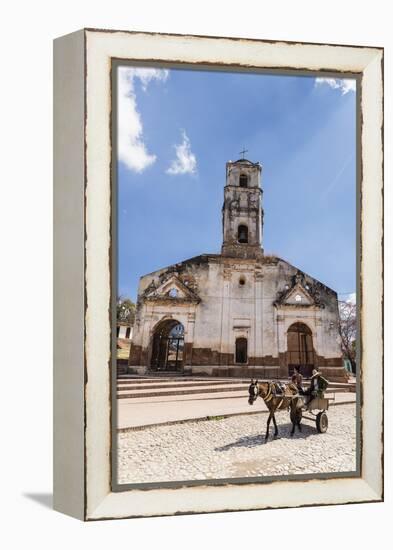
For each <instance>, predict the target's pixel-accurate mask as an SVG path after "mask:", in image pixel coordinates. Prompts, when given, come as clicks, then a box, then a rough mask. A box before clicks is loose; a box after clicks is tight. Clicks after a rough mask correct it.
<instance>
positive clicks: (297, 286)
mask: <svg viewBox="0 0 393 550" xmlns="http://www.w3.org/2000/svg"><path fill="white" fill-rule="evenodd" d="M275 305H276V306H281V307H282V306H287V307H296V308H299V307H301V308H303V307H312V306H314V307H318V308H323V307H324V306H323V305H322V304H321V302H320V300H319V293H318V292H317V291H315V289H314V288H313V287H312V286H311V285H309V284H307V283H306V282H305V277H304V274H303V273H301V272H298V273H296V275H295V276H294V277H293V278H292V285H291V286H290V285H289V284H287V285H286V286H285V288H284V290H283V291H282V292H280V293H279V294H278V297H277V300H276V301H275Z"/></svg>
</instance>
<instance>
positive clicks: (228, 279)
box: [128, 159, 345, 380]
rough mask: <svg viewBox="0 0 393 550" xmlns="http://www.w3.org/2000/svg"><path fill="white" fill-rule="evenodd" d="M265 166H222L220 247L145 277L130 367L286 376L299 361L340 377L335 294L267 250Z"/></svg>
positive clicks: (302, 366) (244, 163) (136, 370)
mask: <svg viewBox="0 0 393 550" xmlns="http://www.w3.org/2000/svg"><path fill="white" fill-rule="evenodd" d="M261 172H262V167H261V165H260V164H259V163H258V162H257V163H253V162H250V161H249V160H246V159H241V160H238V161H236V162H228V163H227V165H226V185H225V188H224V204H223V208H222V228H223V242H222V249H221V254H202V255H200V256H196V257H194V258H190V259H188V260H184V261H182V262H180V263H178V264H176V265H171V266H169V267H164V268H162V269H159V270H157V271H155V272H153V273H149V274H147V275H144V276H143V277H141V279H140V284H139V290H138V303H137V313H136V321H135V326H134V332H133V338H132V345H131V352H130V358H129V366H128V370H129V372H130V373H139V374H145V373H146V372H152V371H177V372H182V373H184V374H194V375H202V374H205V375H212V376H248V377H251V376H255V377H258V378H283V377H284V378H285V377H288V375H289V374H291V373H292V371H293V368H294V366H299V367H300V369H301V372H302V373H303V374H304V375H306V376H308V375H310V373H311V370H312V369H313V368H314V367H318V368H319V369H320V371H321V372H322V373H325V374H326V376H327V377H328V378H330V380H340V379H343V378H344V377H345V371H344V368H343V361H342V356H341V351H340V343H339V332H338V303H337V294H336V292H335V291H334V290H332V289H330V288H328V287H327V286H325V285H324V284H322V283H320V282H319V281H317V280H316V279H314V278H312V277H310V276H309V275H307V274H306V273H303V272H302V271H300V270H299V269H297V268H296V267H294V266H293V265H291V264H289V263H288V262H286V261H285V260H283V259H281V258H279V257H277V256H271V255H265V254H264V251H263V248H262V231H263V208H262V189H261Z"/></svg>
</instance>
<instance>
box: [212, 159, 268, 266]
mask: <svg viewBox="0 0 393 550" xmlns="http://www.w3.org/2000/svg"><path fill="white" fill-rule="evenodd" d="M261 172H262V166H261V165H260V164H259V162H256V163H253V162H251V161H249V160H247V159H240V160H237V161H236V162H227V164H226V185H225V188H224V204H223V207H222V231H223V242H222V249H221V253H222V255H223V256H230V257H234V258H260V257H261V256H262V255H263V249H262V226H263V209H262V189H261Z"/></svg>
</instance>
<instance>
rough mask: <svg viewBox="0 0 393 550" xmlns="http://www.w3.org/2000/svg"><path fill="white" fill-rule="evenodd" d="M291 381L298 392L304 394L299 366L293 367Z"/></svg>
mask: <svg viewBox="0 0 393 550" xmlns="http://www.w3.org/2000/svg"><path fill="white" fill-rule="evenodd" d="M291 382H292V384H294V385H295V386H296V387H297V390H298V392H299V394H300V395H304V388H303V376H302V375H301V374H300V369H299V367H294V369H293V374H292V377H291Z"/></svg>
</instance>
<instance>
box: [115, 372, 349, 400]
mask: <svg viewBox="0 0 393 550" xmlns="http://www.w3.org/2000/svg"><path fill="white" fill-rule="evenodd" d="M248 385H249V380H248V379H247V380H245V379H228V378H221V379H208V380H206V379H204V378H203V379H197V378H191V377H188V378H184V379H179V378H166V379H164V378H161V377H160V378H158V379H157V378H128V377H127V378H125V377H121V378H119V379H118V384H117V397H118V398H119V399H150V398H159V397H162V398H164V397H175V396H187V395H194V396H195V397H196V398H203V396H207V395H208V394H214V395H215V396H216V397H217V398H220V396H221V395H224V394H225V396H227V397H230V396H231V395H233V396H234V397H235V395H243V396H247V394H248ZM304 385H305V386H306V387H307V385H308V382H307V381H305V384H304ZM354 391H356V387H355V385H354V384H344V383H332V384H330V385H329V388H328V390H327V392H326V393H346V392H354ZM239 392H240V393H239ZM197 396H198V397H197Z"/></svg>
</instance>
